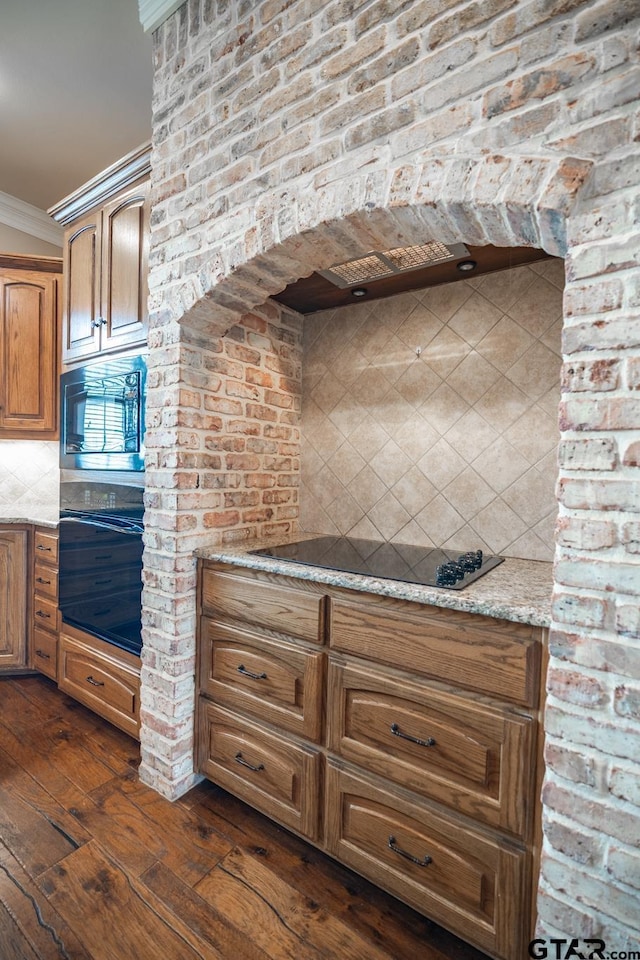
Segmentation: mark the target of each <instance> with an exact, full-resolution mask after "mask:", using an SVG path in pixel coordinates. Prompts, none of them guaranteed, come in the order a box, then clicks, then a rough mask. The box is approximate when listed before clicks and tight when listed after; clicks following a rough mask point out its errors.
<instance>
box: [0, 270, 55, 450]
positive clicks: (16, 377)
mask: <svg viewBox="0 0 640 960" xmlns="http://www.w3.org/2000/svg"><path fill="white" fill-rule="evenodd" d="M57 283H58V281H57V278H56V277H52V276H50V275H49V276H47V275H44V274H24V275H22V276H20V275H19V274H3V275H2V277H0V290H1V306H0V432H1V434H2V435H3V436H14V437H15V438H16V439H19V438H20V436H24V435H26V436H27V437H30V436H43V435H44V436H46V437H53V436H54V434H55V431H56V424H57V406H58V404H57V397H58V391H57V376H56V374H57V357H56V353H57V293H58V287H57Z"/></svg>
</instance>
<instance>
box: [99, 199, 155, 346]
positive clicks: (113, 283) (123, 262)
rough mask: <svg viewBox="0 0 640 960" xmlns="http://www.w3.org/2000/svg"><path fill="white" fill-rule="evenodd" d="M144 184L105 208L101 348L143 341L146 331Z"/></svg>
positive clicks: (145, 211) (145, 208)
mask: <svg viewBox="0 0 640 960" xmlns="http://www.w3.org/2000/svg"><path fill="white" fill-rule="evenodd" d="M147 189H148V187H147V184H144V186H143V187H140V188H137V189H136V190H135V191H133V192H132V193H130V194H128V195H126V196H125V197H121V198H119V199H118V200H117V201H114V202H113V203H111V204H109V205H107V206H106V207H105V208H104V211H103V218H104V219H103V235H102V317H103V319H104V321H105V322H104V324H103V326H102V342H101V347H102V349H103V350H104V349H111V348H113V347H120V346H125V345H129V344H134V343H140V342H142V341H144V339H145V335H146V328H147V269H148V232H149V231H148V207H147V204H146V195H147Z"/></svg>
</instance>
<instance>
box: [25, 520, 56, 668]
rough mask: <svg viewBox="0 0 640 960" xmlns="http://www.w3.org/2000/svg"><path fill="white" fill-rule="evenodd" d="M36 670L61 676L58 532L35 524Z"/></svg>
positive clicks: (33, 636)
mask: <svg viewBox="0 0 640 960" xmlns="http://www.w3.org/2000/svg"><path fill="white" fill-rule="evenodd" d="M29 660H30V664H31V666H32V667H33V668H34V670H38V671H39V672H40V673H44V674H45V675H46V676H47V677H50V678H51V679H52V680H57V678H58V533H57V531H54V530H52V529H49V528H42V527H36V528H35V530H34V536H33V626H32V633H31V656H30V658H29Z"/></svg>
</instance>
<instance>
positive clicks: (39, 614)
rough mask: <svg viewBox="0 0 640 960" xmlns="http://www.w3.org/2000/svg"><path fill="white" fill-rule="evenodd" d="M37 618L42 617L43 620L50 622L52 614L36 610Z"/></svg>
mask: <svg viewBox="0 0 640 960" xmlns="http://www.w3.org/2000/svg"><path fill="white" fill-rule="evenodd" d="M36 617H42V618H43V620H50V619H51V614H50V613H45V612H44V610H36Z"/></svg>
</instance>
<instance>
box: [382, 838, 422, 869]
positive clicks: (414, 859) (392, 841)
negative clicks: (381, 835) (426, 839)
mask: <svg viewBox="0 0 640 960" xmlns="http://www.w3.org/2000/svg"><path fill="white" fill-rule="evenodd" d="M389 850H393V852H394V853H399V854H400V856H401V857H404V858H405V860H411V863H417V864H418V866H419V867H428V866H429V864H430V863H432V862H433V861H432V859H431V857H423V858H422V860H420V859H419V858H418V857H414V856H413V854H411V853H407V851H406V850H402V849H401V848H400V847H397V846H396V838H395V837H393V836H391V837H389Z"/></svg>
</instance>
